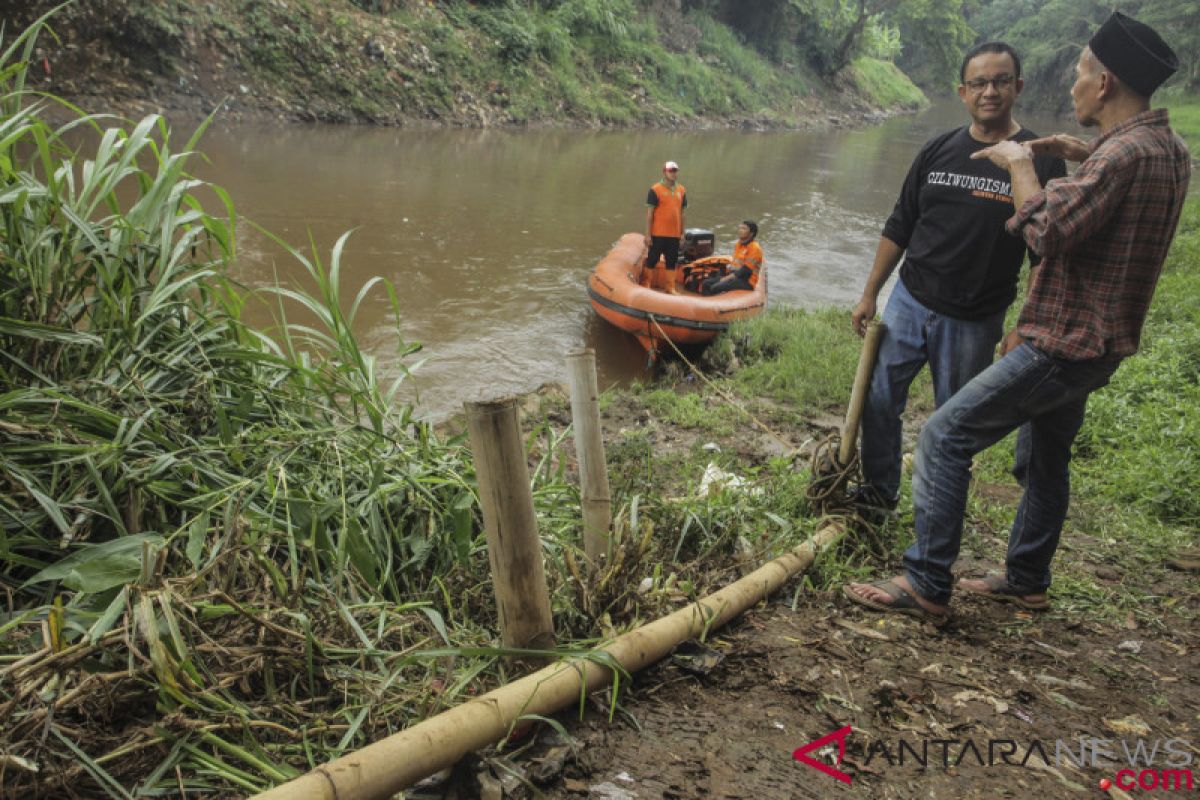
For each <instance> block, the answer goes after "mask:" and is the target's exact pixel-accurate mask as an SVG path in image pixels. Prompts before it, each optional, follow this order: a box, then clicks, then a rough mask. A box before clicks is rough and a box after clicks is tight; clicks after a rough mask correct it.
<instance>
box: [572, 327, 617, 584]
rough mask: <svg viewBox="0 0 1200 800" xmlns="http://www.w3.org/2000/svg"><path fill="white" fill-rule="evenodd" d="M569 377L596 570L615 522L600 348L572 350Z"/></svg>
mask: <svg viewBox="0 0 1200 800" xmlns="http://www.w3.org/2000/svg"><path fill="white" fill-rule="evenodd" d="M567 379H568V381H569V385H570V387H571V421H572V423H573V424H574V425H575V452H576V455H577V458H578V460H579V486H580V493H581V496H582V499H583V552H584V554H585V555H586V556H587V558H588V562H589V565H590V566H591V568H592V569H593V571H594V570H596V569H597V568H599V567H600V565H601V564H603V563H604V560H605V559H606V558H607V557H608V554H609V553H608V549H609V546H610V544H611V540H610V538H609V527H610V526H611V525H612V501H611V497H610V495H609V489H608V467H607V464H606V462H605V458H604V438H603V436H602V435H601V430H600V402H599V394H600V391H599V387H598V386H597V384H596V352H595V351H594V350H592V349H591V348H586V349H583V350H575V351H573V352H571V353H568V354H567Z"/></svg>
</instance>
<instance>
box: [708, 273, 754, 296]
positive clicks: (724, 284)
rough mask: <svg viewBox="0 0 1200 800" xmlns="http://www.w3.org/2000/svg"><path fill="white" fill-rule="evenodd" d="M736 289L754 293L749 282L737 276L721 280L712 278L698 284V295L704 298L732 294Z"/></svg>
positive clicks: (716, 277) (720, 278)
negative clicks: (704, 296) (726, 293)
mask: <svg viewBox="0 0 1200 800" xmlns="http://www.w3.org/2000/svg"><path fill="white" fill-rule="evenodd" d="M738 289H743V290H746V291H754V287H753V286H751V285H750V282H749V281H744V280H742V279H741V278H739V277H738V276H737V275H726V276H725V277H723V278H722V277H720V276H714V277H712V278H709V279H707V280H706V281H704V283H702V284H700V294H702V295H706V296H707V295H714V294H722V293H724V292H732V291H736V290H738Z"/></svg>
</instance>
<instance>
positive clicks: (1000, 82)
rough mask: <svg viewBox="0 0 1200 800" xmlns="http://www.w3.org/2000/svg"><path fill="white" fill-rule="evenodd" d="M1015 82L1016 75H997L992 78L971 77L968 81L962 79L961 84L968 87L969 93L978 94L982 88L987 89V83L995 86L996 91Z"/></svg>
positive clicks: (1002, 89) (1006, 87)
mask: <svg viewBox="0 0 1200 800" xmlns="http://www.w3.org/2000/svg"><path fill="white" fill-rule="evenodd" d="M1016 82H1017V79H1016V76H1013V75H997V76H996V77H994V78H972V79H971V80H969V81H963V86H965V87H967V88H968V89H970V90H971V94H979V93H980V92H982V91H983V90H985V89H987V87H988V84H989V83H990V84H992V85H993V86H995V87H996V91H997V92H1002V91H1004V90H1005V89H1008V88H1009V87H1011V86H1012V85H1013V84H1014V83H1016Z"/></svg>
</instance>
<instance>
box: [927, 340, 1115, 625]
mask: <svg viewBox="0 0 1200 800" xmlns="http://www.w3.org/2000/svg"><path fill="white" fill-rule="evenodd" d="M1118 363H1119V362H1117V361H1099V360H1092V361H1063V360H1061V359H1056V358H1052V357H1050V356H1048V355H1046V354H1045V353H1043V352H1042V351H1041V350H1039V349H1037V348H1036V347H1034V346H1033V345H1031V344H1029V343H1028V342H1026V343H1025V344H1022V345H1021V346H1019V347H1017V348H1015V349H1013V350H1012V351H1010V352H1009V353H1008V354H1007V355H1005V356H1004V358H1002V359H1000V360H999V361H997V362H996V363H994V364H992V365H991V366H990V367H988V368H987V369H986V370H984V371H983V372H981V373H980V374H979V375H978V376H976V377H975V379H974V380H972V381H971V382H970V383H968V384H967V385H966V386H964V387H962V389H960V390H959V391H958V393H957V394H955V395H954V396H953V397H952V398H950V400H949V401H948V402H946V403H945V404H944V405H943V406H942V407H941V408H939V409H938V410H937V411H936V412H935V413H934V415H933V416H932V417H930V418H929V421H928V422H926V423H925V427H924V428H923V429H922V431H921V439H920V441H919V442H918V444H917V454H916V459H915V460H914V464H913V511H914V517H915V524H916V535H917V539H916V541H915V542H914V543H913V544H912V546H911V547H909V548H908V550H907V551H905V553H904V566H905V569H906V571H907V573H908V579H909V580H910V581H911V582H912V585H913V588H914V589H916V590H917V593H918V594H920V595H921V596H922V597H925V598H927V599H929V600H931V601H933V602H935V603H946V602H949V600H950V594H951V591H952V583H953V581H952V577H951V574H950V567H951V565H953V564H954V562H955V560H956V559H957V558H958V549H959V545H960V543H961V541H962V529H963V514H964V513H965V511H966V506H967V486H968V484H969V483H970V480H971V459H972V458H973V457H974V456H975V454H976V453H979V452H981V451H983V450H985V449H987V448H988V447H990V446H991V445H993V444H995V443H996V442H998V441H1000V440H1001V439H1002V438H1004V437H1005V436H1006V435H1007V434H1008V433H1010V432H1011V431H1013V430H1016V429H1017V428H1019V427H1021V426H1024V427H1025V429H1024V430H1022V434H1021V435H1022V438H1023V439H1024V442H1023V446H1025V447H1026V448H1027V459H1028V460H1027V465H1026V467H1025V471H1026V485H1025V491H1024V493H1023V494H1022V495H1021V504H1020V506H1019V507H1018V508H1017V516H1016V518H1015V519H1014V520H1013V526H1012V530H1011V531H1010V532H1009V536H1008V556H1007V558H1006V561H1005V566H1006V572H1007V575H1008V581H1009V583H1010V584H1011V585H1013V586H1018V587H1021V588H1022V589H1025V590H1026V591H1027V592H1028V593H1030V594H1033V593H1038V592H1041V591H1044V590H1045V589H1046V588H1047V587H1049V586H1050V561H1051V559H1053V557H1054V551H1055V550H1057V549H1058V539H1059V535H1060V534H1061V533H1062V527H1063V521H1064V520H1065V519H1066V517H1067V505H1068V502H1069V500H1070V491H1071V483H1070V480H1071V479H1070V468H1069V467H1070V462H1071V446H1072V444H1073V443H1074V441H1075V436H1076V435H1077V434H1078V433H1079V428H1080V427H1081V426H1082V425H1083V415H1084V410H1085V408H1086V406H1087V398H1088V395H1089V394H1091V393H1092V392H1094V391H1095V390H1096V389H1099V388H1100V387H1101V386H1104V385H1105V384H1107V383H1108V381H1109V379H1110V378H1111V377H1112V374H1113V372H1115V371H1116V369H1117V365H1118Z"/></svg>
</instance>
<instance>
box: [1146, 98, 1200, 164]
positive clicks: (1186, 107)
mask: <svg viewBox="0 0 1200 800" xmlns="http://www.w3.org/2000/svg"><path fill="white" fill-rule="evenodd" d="M1163 101H1164V104H1165V105H1166V107H1167V109H1168V110H1169V111H1170V112H1171V127H1172V128H1173V129H1174V130H1175V132H1176V133H1178V134H1179V135H1180V136H1182V137H1183V138H1184V141H1186V142H1187V144H1188V148H1189V149H1190V150H1191V151H1192V157H1193V158H1195V157H1196V155H1197V153H1200V97H1197V96H1195V95H1191V96H1188V95H1168V96H1166V97H1164V98H1163ZM1156 105H1157V103H1156Z"/></svg>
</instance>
